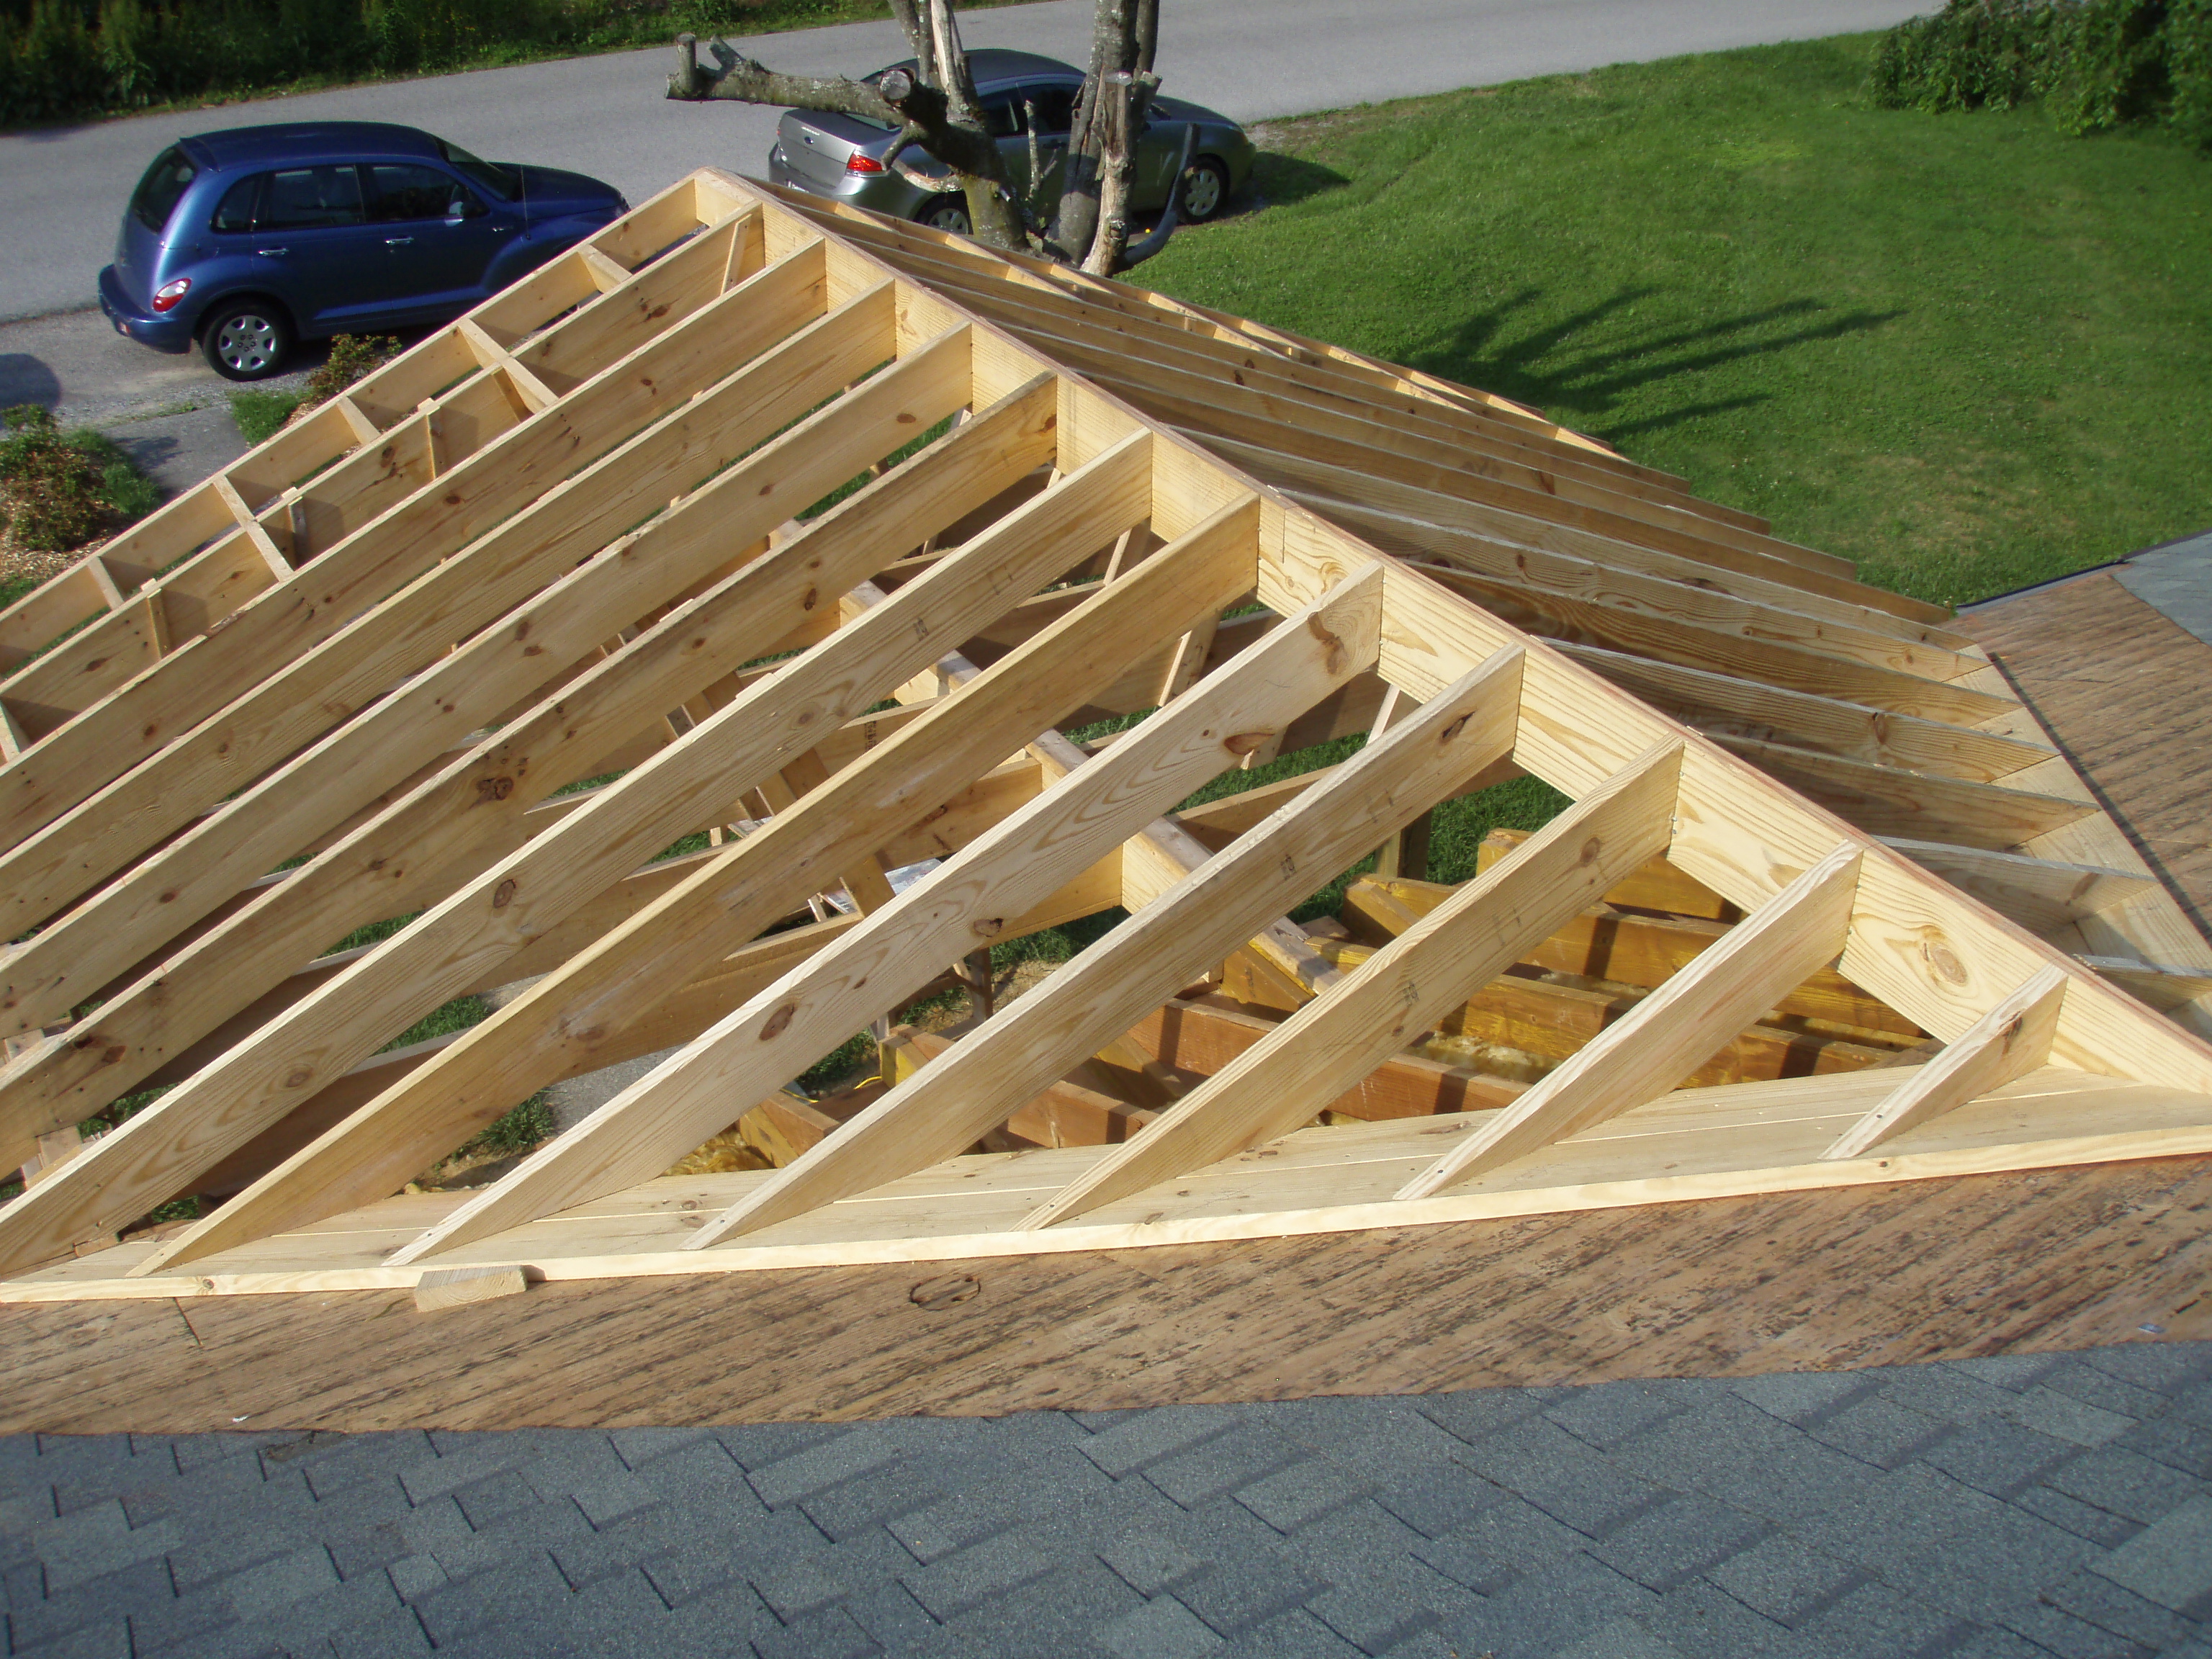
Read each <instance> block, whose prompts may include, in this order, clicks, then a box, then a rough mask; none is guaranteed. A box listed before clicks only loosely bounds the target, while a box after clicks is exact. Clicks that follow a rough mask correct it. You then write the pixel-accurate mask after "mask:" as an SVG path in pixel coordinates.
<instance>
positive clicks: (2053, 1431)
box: [2006, 1383, 2136, 1446]
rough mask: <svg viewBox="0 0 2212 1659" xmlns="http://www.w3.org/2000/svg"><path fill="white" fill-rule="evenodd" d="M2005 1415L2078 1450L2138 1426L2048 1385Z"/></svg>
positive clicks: (2041, 1385) (2023, 1398) (2033, 1391)
mask: <svg viewBox="0 0 2212 1659" xmlns="http://www.w3.org/2000/svg"><path fill="white" fill-rule="evenodd" d="M2006 1415H2008V1416H2009V1417H2010V1418H2012V1419H2013V1420H2014V1421H2015V1422H2018V1423H2024V1424H2026V1425H2027V1426H2028V1427H2029V1428H2031V1429H2038V1430H2040V1431H2042V1432H2043V1433H2045V1434H2047V1435H2050V1436H2051V1437H2054V1438H2056V1439H2059V1440H2070V1441H2072V1442H2073V1443H2075V1445H2077V1446H2101V1445H2104V1444H2105V1443H2107V1442H2108V1441H2112V1440H2117V1439H2118V1438H2119V1437H2120V1436H2122V1435H2124V1434H2125V1433H2126V1432H2127V1431H2129V1430H2130V1429H2131V1428H2133V1427H2135V1425H2136V1419H2134V1418H2132V1417H2124V1416H2122V1415H2121V1414H2120V1413H2118V1412H2113V1411H2107V1410H2106V1409H2105V1408H2104V1407H2101V1406H2092V1405H2090V1404H2089V1403H2088V1402H2087V1401H2083V1400H2079V1399H2076V1398H2075V1396H2074V1395H2070V1394H2062V1393H2060V1392H2059V1391H2058V1390H2057V1389H2054V1388H2052V1387H2051V1386H2050V1385H2049V1384H2047V1383H2039V1384H2038V1385H2037V1386H2035V1387H2034V1388H2033V1389H2029V1390H2027V1393H2025V1394H2023V1395H2021V1397H2020V1399H2019V1400H2018V1401H2016V1402H2015V1404H2014V1406H2013V1407H2012V1409H2011V1410H2010V1411H2009V1412H2008V1413H2006Z"/></svg>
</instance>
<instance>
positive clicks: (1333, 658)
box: [1306, 617, 1344, 674]
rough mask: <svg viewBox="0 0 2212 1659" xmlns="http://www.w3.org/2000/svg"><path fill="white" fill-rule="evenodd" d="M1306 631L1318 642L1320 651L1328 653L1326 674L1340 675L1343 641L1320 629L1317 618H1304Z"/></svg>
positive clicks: (1342, 663) (1342, 666)
mask: <svg viewBox="0 0 2212 1659" xmlns="http://www.w3.org/2000/svg"><path fill="white" fill-rule="evenodd" d="M1306 631H1307V632H1308V633H1310V634H1311V635H1313V636H1314V638H1316V639H1317V640H1319V641H1321V643H1322V649H1323V650H1325V651H1326V652H1327V653H1328V659H1327V661H1326V664H1325V665H1326V667H1327V668H1328V671H1329V672H1330V673H1331V674H1340V673H1342V672H1343V671H1344V641H1342V640H1340V639H1339V638H1338V637H1337V636H1336V635H1334V634H1332V633H1330V632H1329V631H1328V629H1326V628H1324V627H1322V622H1321V618H1320V617H1307V618H1306Z"/></svg>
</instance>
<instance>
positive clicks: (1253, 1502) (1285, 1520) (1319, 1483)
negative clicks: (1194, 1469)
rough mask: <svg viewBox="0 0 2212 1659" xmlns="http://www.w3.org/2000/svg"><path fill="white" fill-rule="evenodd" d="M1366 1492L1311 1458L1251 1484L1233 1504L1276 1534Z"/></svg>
mask: <svg viewBox="0 0 2212 1659" xmlns="http://www.w3.org/2000/svg"><path fill="white" fill-rule="evenodd" d="M1370 1490H1372V1488H1370V1486H1369V1485H1368V1483H1367V1482H1366V1481H1364V1480H1359V1479H1358V1477H1356V1476H1354V1475H1352V1474H1346V1472H1345V1471H1344V1470H1342V1469H1340V1468H1338V1467H1337V1466H1336V1465H1335V1464H1334V1463H1333V1462H1329V1461H1328V1460H1327V1459H1325V1458H1319V1457H1312V1458H1308V1459H1307V1460H1306V1461H1305V1462H1302V1463H1296V1464H1293V1465H1292V1466H1291V1468H1287V1469H1284V1470H1282V1471H1281V1472H1280V1473H1279V1474H1271V1475H1269V1476H1268V1477H1267V1479H1266V1480H1255V1481H1254V1482H1253V1483H1252V1484H1251V1485H1250V1486H1247V1487H1245V1488H1244V1489H1243V1491H1242V1492H1238V1493H1237V1502H1238V1503H1240V1504H1243V1506H1244V1507H1245V1508H1246V1509H1248V1510H1251V1511H1252V1513H1253V1514H1255V1515H1256V1516H1259V1517H1260V1518H1261V1520H1262V1521H1265V1522H1267V1524H1268V1525H1269V1526H1271V1527H1273V1528H1275V1530H1276V1531H1278V1532H1284V1533H1291V1532H1296V1531H1297V1529H1298V1528H1300V1527H1303V1526H1304V1525H1305V1524H1306V1523H1307V1522H1310V1521H1317V1520H1319V1519H1320V1518H1321V1517H1322V1516H1324V1515H1327V1514H1328V1513H1329V1512H1330V1511H1331V1510H1340V1509H1342V1508H1343V1507H1344V1506H1345V1505H1346V1504H1351V1503H1353V1502H1355V1501H1357V1500H1358V1498H1363V1497H1364V1496H1365V1495H1366V1494H1367V1493H1368V1492H1370Z"/></svg>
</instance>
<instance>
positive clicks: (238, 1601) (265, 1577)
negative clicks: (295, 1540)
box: [216, 1544, 338, 1619]
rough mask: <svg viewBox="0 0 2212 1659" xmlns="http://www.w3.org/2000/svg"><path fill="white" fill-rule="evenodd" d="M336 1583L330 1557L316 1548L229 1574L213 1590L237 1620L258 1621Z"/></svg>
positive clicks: (319, 1548) (329, 1554)
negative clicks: (225, 1597)
mask: <svg viewBox="0 0 2212 1659" xmlns="http://www.w3.org/2000/svg"><path fill="white" fill-rule="evenodd" d="M337 1582H338V1570H337V1567H336V1565H333V1564H332V1562H331V1553H330V1552H329V1551H328V1550H326V1549H325V1548H324V1547H322V1546H321V1545H320V1544H316V1545H313V1546H311V1547H308V1548H307V1549H302V1550H295V1551H294V1552H293V1553H291V1554H289V1555H284V1556H279V1557H278V1558H277V1559H276V1560H274V1561H264V1562H263V1563H262V1564H261V1565H259V1566H258V1567H252V1568H250V1569H248V1570H247V1571H245V1572H241V1573H235V1574H233V1575H232V1576H231V1577H228V1578H225V1579H222V1580H221V1581H220V1582H219V1583H217V1584H216V1588H217V1589H221V1590H222V1593H223V1594H224V1595H228V1597H229V1598H230V1603H231V1606H232V1607H234V1609H235V1610H236V1611H237V1613H238V1616H239V1617H240V1618H241V1619H258V1618H259V1617H261V1616H262V1615H263V1614H264V1613H273V1612H275V1611H276V1609H277V1608H279V1607H289V1606H291V1605H292V1603H293V1602H295V1601H305V1600H306V1599H307V1597H308V1596H311V1595H315V1594H316V1593H317V1592H318V1591H321V1590H326V1589H331V1587H332V1586H334V1585H336V1584H337Z"/></svg>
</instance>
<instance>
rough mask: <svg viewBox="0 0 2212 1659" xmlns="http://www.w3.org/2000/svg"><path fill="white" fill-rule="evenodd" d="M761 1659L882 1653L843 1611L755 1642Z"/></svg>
mask: <svg viewBox="0 0 2212 1659" xmlns="http://www.w3.org/2000/svg"><path fill="white" fill-rule="evenodd" d="M753 1648H754V1650H755V1651H756V1652H757V1653H758V1654H759V1655H760V1659H868V1656H869V1655H871V1654H876V1653H881V1652H882V1651H883V1649H882V1648H881V1647H879V1646H878V1644H877V1642H876V1638H874V1637H872V1636H871V1635H869V1634H868V1632H866V1631H865V1630H863V1629H862V1628H861V1627H860V1621H859V1620H856V1619H855V1618H854V1617H853V1615H852V1614H851V1613H848V1612H846V1611H845V1609H844V1608H842V1607H830V1608H829V1609H828V1610H826V1611H824V1612H820V1613H809V1614H807V1615H805V1617H803V1618H799V1619H797V1620H793V1622H792V1624H791V1626H790V1627H789V1628H788V1629H786V1630H780V1631H768V1632H763V1633H762V1634H761V1635H758V1636H756V1637H754V1638H753Z"/></svg>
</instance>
